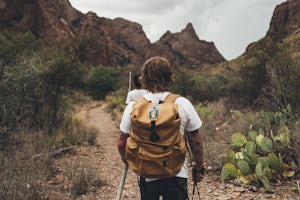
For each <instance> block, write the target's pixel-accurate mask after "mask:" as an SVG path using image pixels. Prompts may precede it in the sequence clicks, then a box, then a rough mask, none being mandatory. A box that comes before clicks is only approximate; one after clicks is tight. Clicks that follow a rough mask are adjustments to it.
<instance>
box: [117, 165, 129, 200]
mask: <svg viewBox="0 0 300 200" xmlns="http://www.w3.org/2000/svg"><path fill="white" fill-rule="evenodd" d="M127 171H128V165H127V164H125V166H124V169H123V172H122V176H121V181H120V184H119V187H118V191H117V197H116V200H121V197H122V191H123V187H124V183H125V179H126V175H127Z"/></svg>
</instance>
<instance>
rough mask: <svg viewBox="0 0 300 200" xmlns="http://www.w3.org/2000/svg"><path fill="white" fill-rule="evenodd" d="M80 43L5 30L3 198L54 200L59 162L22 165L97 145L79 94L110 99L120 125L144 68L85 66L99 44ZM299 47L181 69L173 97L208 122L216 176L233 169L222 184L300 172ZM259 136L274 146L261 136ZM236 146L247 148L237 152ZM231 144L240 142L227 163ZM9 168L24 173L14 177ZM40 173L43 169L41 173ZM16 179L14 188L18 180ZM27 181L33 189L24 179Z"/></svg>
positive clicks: (0, 79) (0, 110)
mask: <svg viewBox="0 0 300 200" xmlns="http://www.w3.org/2000/svg"><path fill="white" fill-rule="evenodd" d="M75 40H77V41H79V43H77V44H78V45H73V43H72V41H68V42H66V43H64V44H62V48H60V49H54V48H50V47H47V46H46V45H45V44H44V43H43V42H42V41H40V40H39V39H37V38H36V37H35V36H34V35H32V34H31V33H28V32H19V31H16V30H11V29H3V30H2V31H1V32H0V94H1V96H0V156H1V157H0V169H1V171H2V173H0V177H1V181H0V193H1V194H2V197H3V198H4V199H10V198H11V197H13V196H16V195H17V196H18V195H19V196H18V197H19V198H21V196H22V195H27V196H26V197H27V198H28V199H41V198H46V196H45V194H43V192H42V190H41V188H40V187H41V186H40V185H41V184H40V182H41V181H42V177H47V176H48V175H49V173H50V172H49V168H47V166H48V165H49V162H51V161H49V159H44V160H43V159H42V160H38V161H36V162H28V163H27V162H23V161H24V160H26V159H27V158H28V157H32V156H35V155H39V154H41V153H42V154H44V153H48V152H51V151H53V150H57V149H60V148H63V147H67V146H72V145H78V144H83V143H84V142H88V143H89V144H94V142H95V135H96V134H97V133H96V130H93V129H89V128H88V127H86V126H85V125H84V124H82V123H81V122H80V121H79V120H78V119H74V117H73V114H74V108H75V107H74V106H75V104H74V102H76V103H80V101H84V98H83V97H82V96H80V95H78V93H80V94H84V95H85V96H91V97H92V98H94V99H102V100H106V101H107V102H108V104H109V105H108V107H107V108H108V110H109V111H110V112H111V113H112V114H113V118H114V119H115V120H120V114H121V113H122V111H123V110H124V108H125V103H124V102H125V98H126V93H127V90H128V88H127V84H128V71H134V73H136V72H138V71H139V67H136V68H134V69H117V68H114V67H109V66H86V65H85V64H84V60H85V58H83V57H82V55H81V54H80V52H81V51H82V50H84V49H86V48H92V47H93V45H91V43H93V42H95V41H94V40H93V37H92V36H91V37H82V38H75ZM293 41H295V39H293ZM97 42H98V43H97V44H99V45H100V44H101V42H100V41H97ZM291 44H295V43H294V42H290V40H287V41H286V42H283V43H281V44H273V46H269V47H268V48H267V49H260V50H259V49H258V50H256V51H254V52H252V53H251V54H247V55H245V56H242V57H240V58H239V59H237V60H234V61H232V62H225V63H222V64H220V65H218V66H213V67H210V68H209V69H203V70H195V69H183V68H180V66H176V68H175V69H174V73H175V85H174V88H173V92H175V93H179V94H181V95H183V96H185V97H187V98H189V99H190V100H191V101H192V102H193V103H194V105H195V107H196V109H197V111H198V113H199V115H200V117H201V119H202V120H203V122H204V123H203V127H202V128H201V132H202V134H203V139H204V141H205V142H204V146H205V147H204V148H205V157H206V158H207V162H208V164H209V165H210V166H213V167H214V168H215V169H216V170H217V171H220V172H221V169H222V167H223V165H224V166H225V169H226V170H227V171H226V170H225V171H223V172H222V179H224V180H225V179H228V178H230V177H234V178H237V177H240V178H242V177H243V178H242V179H243V180H245V179H247V180H248V181H249V182H251V181H253V180H254V179H251V178H253V177H255V175H256V179H255V180H258V181H257V182H256V183H258V184H261V183H263V184H264V185H265V186H266V187H267V188H269V184H268V183H269V182H268V181H271V180H276V178H274V177H275V176H276V177H277V175H278V174H279V175H282V174H283V173H284V172H286V169H288V170H289V171H294V172H295V174H296V173H297V172H299V168H295V166H293V164H292V163H294V164H295V165H296V166H297V165H298V166H299V163H298V162H299V158H300V155H299V152H300V149H299V148H300V147H299V146H300V145H299V144H300V139H299V138H300V125H299V124H300V123H299V117H298V116H299V114H300V106H299V103H298V99H299V92H298V91H299V86H300V62H299V56H298V53H297V48H296V47H295V46H291ZM295 49H296V50H295ZM295 52H296V53H295ZM282 130H288V131H286V132H288V135H289V138H290V139H289V143H288V144H289V145H288V146H284V147H282V148H281V147H280V149H279V150H278V147H279V146H280V145H281V146H282V144H283V143H282V142H281V140H279V139H278V138H281V134H285V133H286V132H283V131H282ZM254 132H255V133H256V137H259V138H260V139H261V140H263V141H264V142H265V143H266V146H265V145H261V141H260V140H258V141H256V139H255V140H254V139H253V137H252V136H253V134H254ZM236 133H239V134H238V137H236V136H237V134H236ZM229 138H234V139H233V140H232V141H230V140H229ZM236 138H238V139H236ZM241 138H242V139H241ZM245 138H246V139H245ZM251 138H252V139H251ZM264 138H269V139H264ZM236 140H238V142H240V141H242V143H238V145H237V144H236ZM270 141H271V142H270ZM264 142H263V144H264ZM280 142H281V143H282V144H281V143H280ZM229 143H232V144H233V145H231V147H232V148H231V150H230V151H229V154H228V155H229V156H227V158H225V159H224V158H223V157H224V156H226V155H224V149H228V150H229V147H230V145H229ZM284 144H285V143H284ZM29 146H30V147H31V148H30V149H29V150H26V151H25V149H26V148H28V147H29ZM233 152H234V155H236V153H238V155H241V154H242V155H243V158H244V157H245V158H248V157H247V156H248V154H251V155H254V154H255V155H256V156H254V157H256V158H254V159H253V160H252V159H251V160H250V161H249V160H244V159H241V158H240V157H238V158H236V157H233V156H232V155H233ZM245 152H246V153H245ZM269 154H270V155H271V156H270V157H272V159H273V158H275V157H276V160H277V161H278V162H279V161H280V162H279V167H278V166H277V164H278V163H276V166H275V165H273V164H274V163H273V161H274V160H268V161H266V160H267V158H268V156H269ZM11 155H13V156H11ZM245 155H246V156H245ZM251 155H250V157H251ZM258 156H259V157H261V159H258ZM222 158H223V161H224V162H223V163H222V162H221V160H222ZM231 158H232V159H231ZM230 159H231V160H230ZM258 160H262V161H261V162H260V161H258ZM225 161H230V162H225ZM248 161H249V162H248ZM228 163H231V165H230V167H228V166H229V165H228ZM259 163H260V164H259ZM266 163H268V164H266ZM271 163H272V164H271ZM32 165H34V166H32ZM257 165H260V166H257ZM287 165H288V166H287ZM226 166H227V167H226ZM233 166H234V167H233ZM272 167H274V168H272ZM283 167H284V168H283ZM275 168H276V169H275ZM5 169H12V170H13V171H20V174H14V175H12V173H11V172H7V171H6V170H5ZM35 169H40V170H39V173H36V171H35ZM223 169H224V168H223ZM234 170H235V171H234ZM272 170H276V171H272ZM297 170H298V171H297ZM233 171H234V172H233ZM270 171H271V172H270ZM250 175H251V177H250ZM252 175H253V176H252ZM12 176H14V180H15V181H14V182H10V180H11V177H12ZM25 176H26V177H25ZM246 176H249V177H246ZM24 177H25V178H24ZM28 177H31V178H28ZM284 177H285V176H284ZM24 179H26V180H28V182H26V183H24V182H22V181H21V180H24ZM81 181H83V180H81ZM79 182H80V181H79ZM83 182H84V181H83ZM266 183H267V184H266ZM27 184H29V185H30V187H29V188H30V192H28V187H27V186H26V185H27ZM77 184H78V185H76V187H75V186H74V188H77V187H78V189H77V190H76V191H74V194H75V195H76V194H82V193H85V192H87V191H88V189H87V188H86V185H85V184H84V183H83V184H82V185H80V183H78V182H77ZM80 186H84V190H83V192H78V191H81V189H82V188H80ZM24 197H25V196H24Z"/></svg>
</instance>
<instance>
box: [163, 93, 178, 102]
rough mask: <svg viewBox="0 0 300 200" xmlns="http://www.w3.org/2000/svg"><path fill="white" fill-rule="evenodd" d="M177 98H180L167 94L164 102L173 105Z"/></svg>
mask: <svg viewBox="0 0 300 200" xmlns="http://www.w3.org/2000/svg"><path fill="white" fill-rule="evenodd" d="M178 97H180V95H178V94H173V93H170V94H168V96H166V98H165V99H164V102H171V103H173V102H174V101H175V99H177V98H178Z"/></svg>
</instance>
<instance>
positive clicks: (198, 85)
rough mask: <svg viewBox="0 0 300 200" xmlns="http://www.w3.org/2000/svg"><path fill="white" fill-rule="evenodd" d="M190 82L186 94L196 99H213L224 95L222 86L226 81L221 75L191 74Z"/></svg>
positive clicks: (223, 86)
mask: <svg viewBox="0 0 300 200" xmlns="http://www.w3.org/2000/svg"><path fill="white" fill-rule="evenodd" d="M192 82H193V86H191V87H190V88H189V89H188V90H187V95H188V96H191V97H193V99H194V100H196V101H200V102H201V101H213V100H218V99H219V98H221V97H224V96H225V95H226V93H225V91H224V88H225V85H226V84H227V83H226V82H227V81H226V79H224V78H223V77H222V76H221V75H220V76H219V75H197V76H193V78H192Z"/></svg>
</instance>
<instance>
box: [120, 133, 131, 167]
mask: <svg viewBox="0 0 300 200" xmlns="http://www.w3.org/2000/svg"><path fill="white" fill-rule="evenodd" d="M128 137H129V134H127V133H123V132H121V133H120V137H119V139H118V151H119V153H120V155H121V158H122V160H123V162H126V159H125V152H126V141H127V138H128Z"/></svg>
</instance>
